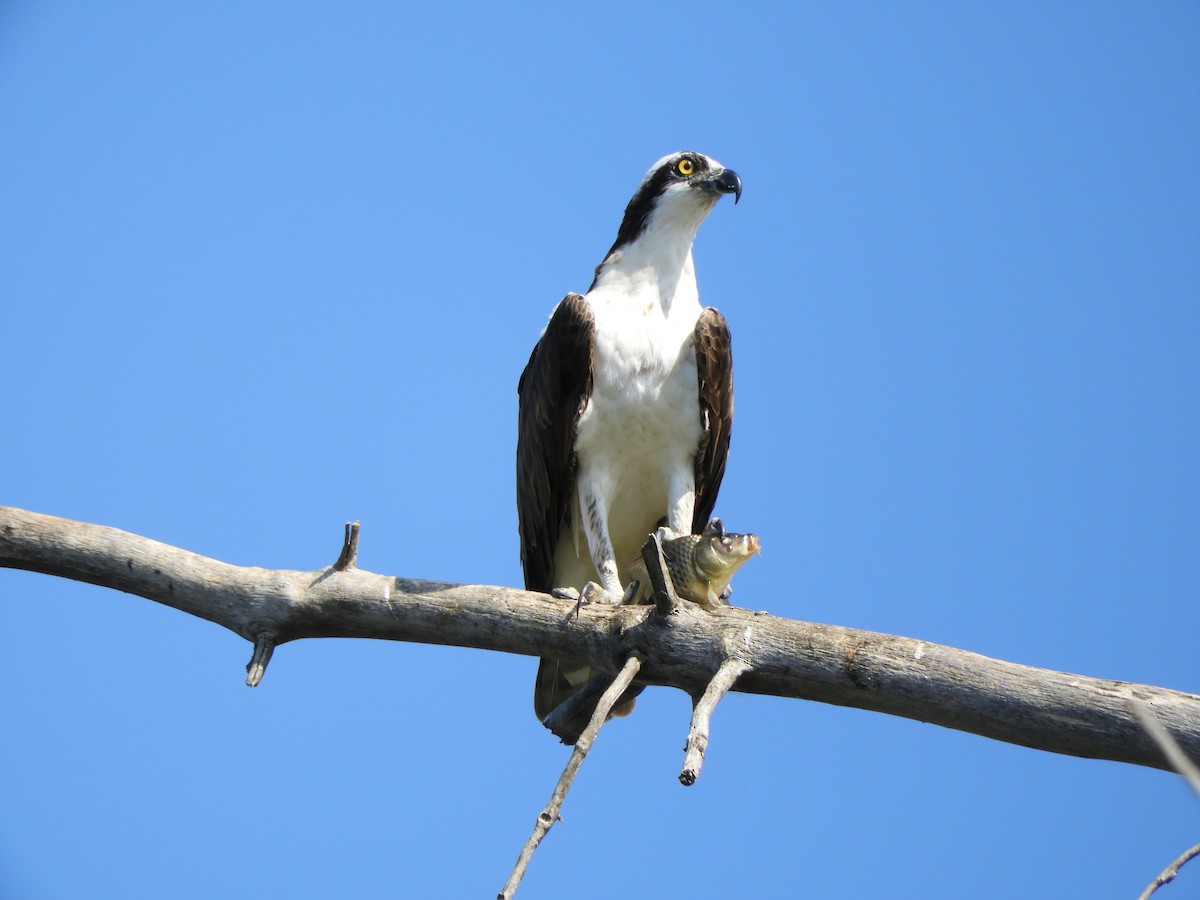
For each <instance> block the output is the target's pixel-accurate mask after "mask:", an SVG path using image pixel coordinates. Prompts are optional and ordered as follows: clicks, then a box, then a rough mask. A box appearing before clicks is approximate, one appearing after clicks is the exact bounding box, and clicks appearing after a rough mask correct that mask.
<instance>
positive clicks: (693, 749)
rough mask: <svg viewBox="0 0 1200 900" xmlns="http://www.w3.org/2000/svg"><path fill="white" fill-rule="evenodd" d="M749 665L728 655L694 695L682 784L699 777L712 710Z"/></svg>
mask: <svg viewBox="0 0 1200 900" xmlns="http://www.w3.org/2000/svg"><path fill="white" fill-rule="evenodd" d="M748 668H749V666H748V665H747V664H746V663H745V662H744V661H743V660H740V659H738V658H737V657H732V656H731V657H729V658H728V659H726V660H725V661H724V662H723V663H721V667H720V668H719V669H717V674H715V675H714V676H713V679H712V681H710V682H709V683H708V687H706V688H705V689H704V693H703V694H701V695H700V696H699V697H696V698H695V699H694V701H693V704H692V727H691V728H690V729H689V730H688V738H687V747H686V749H685V750H684V754H683V769H682V770H681V771H680V773H679V782H680V784H682V785H684V786H685V787H690V786H691V785H693V784H695V783H696V779H697V778H699V777H700V767H701V766H703V765H704V754H705V752H706V751H707V750H708V731H709V727H710V726H711V724H712V714H713V711H714V710H715V709H716V708H717V704H718V703H720V702H721V698H722V697H724V696H725V695H726V694H728V693H729V691H730V690H731V689H732V688H733V684H734V682H735V681H737V680H738V678H740V677H741V675H742V673H743V672H745V671H746V670H747V669H748Z"/></svg>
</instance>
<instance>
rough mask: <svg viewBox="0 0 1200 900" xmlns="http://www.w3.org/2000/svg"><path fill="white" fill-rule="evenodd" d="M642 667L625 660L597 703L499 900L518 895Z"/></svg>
mask: <svg viewBox="0 0 1200 900" xmlns="http://www.w3.org/2000/svg"><path fill="white" fill-rule="evenodd" d="M641 665H642V661H641V660H640V659H638V658H637V657H636V656H631V657H629V659H627V660H626V661H625V665H624V666H622V667H621V671H620V672H618V673H617V677H616V678H614V679H613V682H612V684H610V685H609V686H608V690H606V691H605V692H604V693H603V694H602V695H601V697H600V701H599V702H598V703H597V704H596V711H595V712H594V713H592V718H591V720H590V721H589V722H588V726H587V728H585V729H584V730H583V734H581V735H580V736H579V740H578V741H576V742H575V749H574V750H572V751H571V758H570V759H568V760H567V765H566V768H564V769H563V773H562V775H561V776H560V777H559V779H558V784H556V785H555V786H554V793H552V794H551V795H550V802H549V803H547V804H546V808H545V809H543V810H542V811H541V813H539V814H538V817H537V822H536V823H534V826H533V834H531V835H530V836H529V840H528V841H526V842H525V846H524V847H523V848H522V849H521V854H520V856H518V857H517V864H516V866H514V867H513V870H512V874H511V875H509V876H508V881H507V882H505V884H504V888H503V889H502V890H501V891H500V893H499V895H498V900H508V898H509V897H511V896H512V895H513V894H515V893H516V890H517V886H518V885H520V883H521V879H522V878H524V877H525V870H526V869H527V868H529V861H530V860H531V859H532V858H533V851H535V850H536V849H537V848H538V845H539V844H540V843H541V842H542V838H544V837H545V836H546V834H547V833H548V832H549V831H550V829H551V828H553V827H554V823H555V822H557V821H558V820H559V811H560V810H561V809H562V805H563V801H565V800H566V799H567V791H569V790H570V789H571V782H573V781H574V780H575V774H576V773H577V772H578V771H579V767H580V766H581V765H583V759H584V757H585V756H587V755H588V751H589V750H591V749H592V744H593V743H594V742H595V740H596V736H597V735H598V734H599V733H600V728H601V727H602V726H603V725H604V723H605V722H606V721H608V714H609V713H610V712H612V708H613V706H615V705H616V702H617V700H618V699H620V697H621V695H622V694H623V693H625V689H626V688H627V687H629V685H630V683H632V681H633V677H634V676H635V675H637V672H638V669H639V668H641Z"/></svg>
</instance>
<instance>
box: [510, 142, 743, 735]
mask: <svg viewBox="0 0 1200 900" xmlns="http://www.w3.org/2000/svg"><path fill="white" fill-rule="evenodd" d="M723 194H733V195H734V202H735V203H736V202H737V200H738V199H740V198H741V195H742V181H741V179H740V178H739V177H738V175H737V173H736V172H734V171H732V170H731V169H726V168H725V167H724V166H722V165H721V164H720V163H718V162H717V161H716V160H714V159H712V158H710V157H708V156H704V155H703V154H701V153H692V152H683V153H673V154H671V155H669V156H665V157H663V158H662V159H660V160H659V161H658V162H656V163H655V164H654V165H653V166H652V167H651V169H650V171H649V172H647V173H646V176H645V177H644V178H643V179H642V182H641V184H640V185H639V186H638V189H637V191H636V192H635V193H634V195H633V199H631V200H630V201H629V205H628V206H627V207H626V209H625V217H624V219H622V221H621V227H620V229H618V231H617V239H616V241H615V242H614V243H613V245H612V248H611V249H610V250H609V251H608V253H607V254H606V255H605V257H604V260H603V261H602V262H601V263H600V265H599V266H597V267H596V273H595V278H594V279H593V280H592V285H591V287H590V288H589V289H588V292H587V294H585V295H583V296H580V295H579V294H574V293H571V294H567V296H566V297H565V298H564V299H563V300H562V302H561V303H559V304H558V306H557V307H556V308H555V310H554V312H553V313H552V314H551V316H550V322H549V324H548V325H547V326H546V329H545V331H544V332H543V333H542V336H541V339H540V340H539V341H538V343H537V345H536V346H535V347H534V348H533V353H532V354H531V355H530V357H529V363H528V365H526V367H525V371H524V372H523V373H522V375H521V380H520V383H519V385H518V388H517V392H518V394H519V396H520V404H519V411H518V423H517V424H518V434H517V514H518V519H519V524H520V534H521V565H522V568H523V569H524V573H525V587H526V589H528V590H531V591H541V592H549V591H551V590H554V589H566V588H574V589H577V590H582V589H583V588H584V587H585V586H587V585H589V584H590V583H593V582H598V583H599V586H600V587H601V588H602V589H603V594H604V596H605V599H607V600H609V601H610V602H613V603H617V602H620V601H621V597H622V593H623V591H624V589H625V586H626V585H628V583H629V581H630V576H629V569H630V566H631V565H632V564H634V563H636V562H637V561H639V560H640V559H641V548H642V545H643V544H644V543H645V542H646V539H647V537H648V535H649V534H650V532H652V531H654V530H655V528H657V527H658V526H659V524H660V523H661V522H663V521H665V522H666V524H667V526H668V527H669V528H670V529H671V530H672V531H674V532H678V533H685V534H693V533H699V532H701V531H702V530H703V529H704V527H705V525H706V524H707V523H708V519H709V516H711V515H712V511H713V506H714V504H715V503H716V499H717V489H718V488H719V487H720V485H721V478H722V476H723V475H724V474H725V459H726V456H727V455H728V452H729V434H730V427H731V425H732V422H733V361H732V356H731V353H730V341H729V329H728V327H727V326H726V324H725V318H724V317H723V316H722V315H721V314H720V313H719V312H717V311H716V310H715V309H705V308H702V307H701V306H700V297H699V294H698V293H697V290H696V273H695V268H694V266H693V263H692V241H693V239H694V238H695V236H696V229H697V228H699V227H700V223H701V222H702V221H703V220H704V217H705V216H707V215H708V213H709V212H710V211H711V210H712V208H713V207H714V206H715V205H716V203H717V201H718V200H719V199H720V198H721V196H722V195H723ZM590 676H591V672H590V670H589V669H588V667H587V666H586V664H578V663H575V662H573V661H571V660H556V659H543V660H542V661H541V664H540V666H539V668H538V676H537V682H536V684H535V687H534V698H533V703H534V711H535V712H536V714H537V717H538V718H539V719H544V718H545V717H546V716H547V715H548V714H549V713H550V712H551V710H553V709H554V708H555V707H557V706H558V705H559V704H560V703H562V702H563V701H564V700H566V699H567V698H568V697H569V696H570V695H571V694H572V693H574V692H575V691H576V690H578V689H579V688H580V687H581V686H582V685H583V684H584V683H586V682H587V681H588V680H589V678H590ZM639 690H640V689H633V690H631V691H630V692H629V694H628V695H627V696H626V697H625V698H622V702H621V704H620V705H619V706H618V708H617V710H616V713H617V714H619V715H625V714H627V713H628V712H629V711H630V710H631V709H632V707H633V700H632V697H633V696H636V693H637V692H638V691H639ZM596 699H598V695H597V698H596ZM594 708H595V702H594V701H593V702H592V704H591V708H590V709H586V710H585V711H584V713H583V714H581V715H579V716H576V718H575V720H573V724H571V725H568V726H566V727H565V730H564V731H559V732H558V734H559V737H561V738H562V739H563V741H564V742H565V743H568V744H570V743H574V742H575V740H576V739H577V738H578V736H579V732H580V731H582V729H583V727H584V726H585V725H586V724H587V721H588V719H589V718H590V715H591V710H592V709H594Z"/></svg>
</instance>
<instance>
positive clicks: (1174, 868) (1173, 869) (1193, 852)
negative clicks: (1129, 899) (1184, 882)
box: [1138, 844, 1200, 900]
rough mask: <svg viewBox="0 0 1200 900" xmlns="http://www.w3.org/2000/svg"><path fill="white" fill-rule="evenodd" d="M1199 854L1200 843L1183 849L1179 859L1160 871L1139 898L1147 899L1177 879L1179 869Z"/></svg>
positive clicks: (1140, 899) (1139, 899)
mask: <svg viewBox="0 0 1200 900" xmlns="http://www.w3.org/2000/svg"><path fill="white" fill-rule="evenodd" d="M1197 856H1200V844H1197V845H1196V846H1195V847H1190V848H1188V849H1187V850H1185V851H1183V853H1182V854H1181V855H1180V857H1179V859H1177V860H1175V862H1173V863H1171V864H1170V865H1169V866H1167V867H1166V868H1165V869H1163V870H1162V872H1161V873H1159V876H1158V877H1157V878H1155V879H1154V880H1153V881H1152V882H1150V884H1148V885H1147V886H1146V889H1145V890H1144V891H1142V892H1141V894H1139V895H1138V900H1146V898H1147V897H1149V896H1150V895H1151V894H1153V893H1154V892H1155V891H1157V890H1158V889H1159V888H1160V887H1162V886H1163V885H1164V884H1170V883H1171V882H1172V881H1174V880H1175V876H1176V875H1178V874H1179V870H1180V869H1181V868H1183V865H1184V863H1186V862H1188V861H1189V860H1192V859H1195V858H1196V857H1197Z"/></svg>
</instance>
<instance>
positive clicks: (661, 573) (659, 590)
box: [642, 531, 679, 616]
mask: <svg viewBox="0 0 1200 900" xmlns="http://www.w3.org/2000/svg"><path fill="white" fill-rule="evenodd" d="M642 560H643V561H644V562H645V563H646V574H647V575H648V576H649V578H650V587H651V588H652V589H653V594H654V607H655V609H657V610H658V614H659V615H660V616H670V615H673V614H674V612H675V611H676V610H677V609H679V597H678V596H677V595H676V593H675V585H674V584H672V582H671V573H670V572H669V571H668V569H667V560H666V557H665V556H663V548H662V541H661V540H660V539H659V536H658V532H657V531H656V532H654V533H653V534H651V535H650V539H649V540H648V541H647V542H646V543H645V544H644V545H643V546H642Z"/></svg>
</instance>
